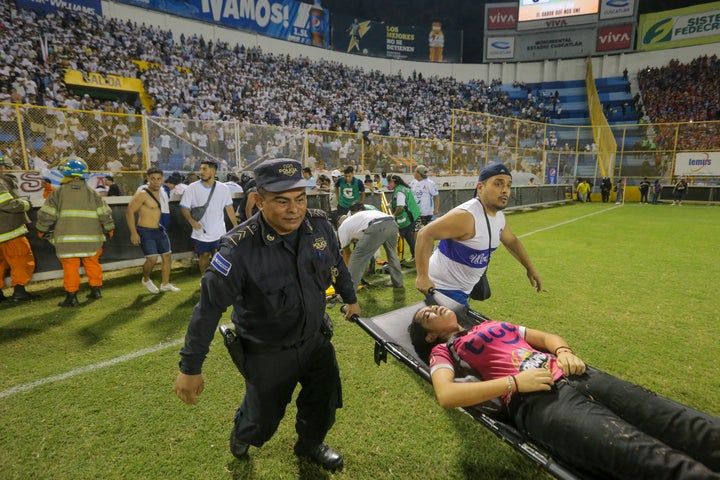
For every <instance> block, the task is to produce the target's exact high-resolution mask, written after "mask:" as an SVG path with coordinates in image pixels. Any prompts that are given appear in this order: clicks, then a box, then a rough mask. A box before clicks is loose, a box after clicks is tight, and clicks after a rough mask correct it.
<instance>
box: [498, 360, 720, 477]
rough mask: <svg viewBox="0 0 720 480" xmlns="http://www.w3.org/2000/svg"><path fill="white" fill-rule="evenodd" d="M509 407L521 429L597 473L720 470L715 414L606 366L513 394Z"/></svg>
mask: <svg viewBox="0 0 720 480" xmlns="http://www.w3.org/2000/svg"><path fill="white" fill-rule="evenodd" d="M510 407H511V408H510V413H511V415H512V417H513V420H514V421H515V423H516V425H517V426H518V428H519V429H520V430H521V431H522V432H524V433H526V434H527V435H528V436H529V437H530V438H532V439H533V440H534V441H536V442H537V443H539V444H542V445H543V446H544V447H545V448H547V449H548V450H550V451H552V452H554V454H555V455H557V456H558V457H560V458H562V459H563V460H564V461H566V462H567V463H569V464H572V465H576V466H577V467H578V468H579V469H581V470H584V471H588V472H590V473H592V474H594V475H599V476H600V477H602V478H628V479H640V478H652V479H678V478H682V479H686V480H687V479H698V480H699V479H703V480H705V479H712V478H720V473H717V472H718V471H720V450H719V449H718V448H717V446H718V445H720V419H717V418H715V417H712V416H710V415H707V414H704V413H702V412H699V411H697V410H693V409H691V408H689V407H686V406H684V405H680V404H678V403H675V402H673V401H671V400H669V399H667V398H664V397H660V396H657V395H655V394H654V393H652V392H649V391H647V390H645V389H643V388H642V387H639V386H638V385H635V384H632V383H629V382H625V381H623V380H620V379H618V378H616V377H613V376H611V375H608V374H606V373H603V372H599V371H597V370H589V371H588V373H586V374H585V375H582V376H579V377H572V379H571V380H569V381H568V382H562V383H558V384H557V388H554V389H553V390H552V391H550V392H536V393H529V394H520V395H519V397H513V401H512V402H511V404H510ZM713 471H715V473H713Z"/></svg>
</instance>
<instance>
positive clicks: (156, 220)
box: [125, 167, 180, 293]
mask: <svg viewBox="0 0 720 480" xmlns="http://www.w3.org/2000/svg"><path fill="white" fill-rule="evenodd" d="M162 184H163V172H162V170H160V169H159V168H157V167H153V168H150V169H149V170H148V171H147V185H146V186H145V188H142V189H140V190H138V191H137V193H135V195H134V196H133V198H132V200H130V203H129V204H128V207H127V211H126V212H125V219H126V221H127V225H128V229H129V230H130V242H131V243H132V244H133V245H140V248H142V251H143V254H144V255H145V263H144V264H143V268H142V270H143V278H142V284H143V286H144V287H145V288H146V289H147V291H148V292H150V293H159V292H179V291H180V289H179V288H177V287H176V286H175V285H173V284H172V283H170V268H171V265H172V258H171V250H170V238H169V237H168V234H167V231H165V227H164V226H163V225H162V224H161V221H160V218H161V212H162V210H163V209H162V205H163V204H165V205H166V206H167V201H168V199H167V194H166V193H165V190H163V188H162ZM135 214H137V216H138V220H137V224H136V223H135ZM158 255H159V256H160V260H161V263H162V267H161V269H162V270H161V271H162V275H161V283H160V288H158V287H157V285H155V284H154V283H153V281H152V280H151V279H150V273H152V269H153V267H154V266H155V264H156V263H157V258H158Z"/></svg>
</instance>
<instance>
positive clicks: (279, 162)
mask: <svg viewBox="0 0 720 480" xmlns="http://www.w3.org/2000/svg"><path fill="white" fill-rule="evenodd" d="M254 172H255V182H256V183H257V186H258V188H262V189H264V190H267V191H268V192H284V191H286V190H292V189H293V188H307V187H311V186H312V184H311V183H310V182H308V181H307V180H305V177H303V176H302V164H301V163H300V162H298V161H297V160H293V159H291V158H276V159H274V160H265V161H264V162H262V163H261V164H260V165H258V166H257V167H255V170H254Z"/></svg>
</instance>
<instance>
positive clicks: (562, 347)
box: [555, 345, 575, 357]
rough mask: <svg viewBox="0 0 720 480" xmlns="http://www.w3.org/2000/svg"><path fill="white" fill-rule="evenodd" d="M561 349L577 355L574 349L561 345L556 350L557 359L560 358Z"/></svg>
mask: <svg viewBox="0 0 720 480" xmlns="http://www.w3.org/2000/svg"><path fill="white" fill-rule="evenodd" d="M560 349H565V350H567V351H568V352H570V353H572V354H574V353H575V352H573V350H572V348H570V347H568V346H565V345H560V346H559V347H557V348H556V349H555V356H556V357H557V356H558V350H560Z"/></svg>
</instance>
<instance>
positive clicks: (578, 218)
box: [518, 205, 622, 238]
mask: <svg viewBox="0 0 720 480" xmlns="http://www.w3.org/2000/svg"><path fill="white" fill-rule="evenodd" d="M621 206H622V205H616V206H612V207H609V208H606V209H605V210H599V211H597V212H593V213H588V214H587V215H583V216H581V217H577V218H573V219H572V220H565V221H564V222H560V223H556V224H555V225H550V226H549V227H545V228H541V229H540V230H535V231H534V232H528V233H523V234H522V235H518V238H525V237H529V236H530V235H535V234H536V233H540V232H544V231H545V230H551V229H553V228H557V227H562V226H563V225H567V224H569V223H573V222H577V221H578V220H584V219H586V218H589V217H592V216H595V215H600V214H601V213H605V212H609V211H610V210H615V209H616V208H620V207H621Z"/></svg>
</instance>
